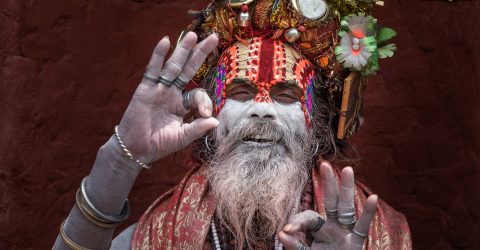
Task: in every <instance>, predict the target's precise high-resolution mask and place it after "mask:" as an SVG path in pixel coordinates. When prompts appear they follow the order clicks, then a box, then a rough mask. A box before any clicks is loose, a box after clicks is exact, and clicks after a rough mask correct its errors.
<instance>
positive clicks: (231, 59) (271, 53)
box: [219, 37, 314, 89]
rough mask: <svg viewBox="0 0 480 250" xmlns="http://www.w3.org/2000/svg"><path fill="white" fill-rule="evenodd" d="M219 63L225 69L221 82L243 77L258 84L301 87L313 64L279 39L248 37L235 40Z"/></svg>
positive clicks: (303, 86)
mask: <svg viewBox="0 0 480 250" xmlns="http://www.w3.org/2000/svg"><path fill="white" fill-rule="evenodd" d="M219 65H222V66H223V67H224V69H225V78H226V79H225V84H227V85H228V84H230V83H232V81H233V79H236V78H240V79H246V80H249V81H250V82H252V83H254V84H255V85H257V87H258V86H259V85H260V86H264V87H265V86H273V85H275V84H276V83H278V82H295V83H296V84H298V86H299V87H300V88H302V89H305V87H306V84H307V82H308V80H309V77H311V75H312V74H313V73H312V72H313V70H314V67H313V64H312V63H310V61H308V60H307V59H305V58H304V57H303V56H301V55H300V54H299V53H298V52H297V51H296V50H295V49H294V48H293V47H291V46H290V45H288V44H285V43H283V42H281V41H279V40H273V39H262V38H258V37H256V38H252V39H250V40H247V41H246V42H245V43H243V42H237V43H235V44H234V45H232V46H231V47H229V48H228V49H226V50H225V51H224V53H223V54H222V56H221V58H220V61H219Z"/></svg>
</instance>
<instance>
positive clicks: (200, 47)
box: [118, 32, 218, 163]
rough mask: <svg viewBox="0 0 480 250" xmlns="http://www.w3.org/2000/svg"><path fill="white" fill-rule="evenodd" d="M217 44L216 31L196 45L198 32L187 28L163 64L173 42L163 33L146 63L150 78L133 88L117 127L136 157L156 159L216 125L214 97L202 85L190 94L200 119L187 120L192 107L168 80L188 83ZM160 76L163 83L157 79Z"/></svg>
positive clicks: (141, 159)
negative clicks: (186, 106)
mask: <svg viewBox="0 0 480 250" xmlns="http://www.w3.org/2000/svg"><path fill="white" fill-rule="evenodd" d="M217 43H218V38H217V37H216V35H211V36H209V37H208V38H206V39H205V40H203V41H202V42H201V43H199V44H197V36H196V34H195V33H193V32H189V33H187V35H186V36H185V37H184V38H183V40H182V41H181V42H180V44H178V45H177V47H176V49H175V51H174V52H173V54H172V56H171V57H170V58H169V59H168V60H167V61H166V62H165V64H164V60H165V57H166V55H167V53H168V50H169V48H170V41H169V39H168V37H165V38H163V39H162V40H161V41H160V42H159V43H158V44H157V46H156V48H155V50H154V51H153V55H152V57H151V59H150V62H149V64H148V66H147V70H146V76H147V77H146V78H143V80H142V82H141V83H140V85H139V86H138V88H137V90H136V91H135V94H134V96H133V98H132V101H131V102H130V104H129V106H128V108H127V110H126V112H125V114H124V116H123V118H122V120H121V122H120V124H119V126H118V131H119V135H120V137H121V139H122V140H123V142H124V144H125V146H126V147H127V148H128V149H129V150H130V152H131V153H132V154H133V155H134V157H135V158H136V159H138V160H140V161H142V162H144V163H150V162H154V161H156V160H158V159H160V158H162V157H165V156H167V155H168V154H170V153H173V152H175V151H178V150H180V149H182V148H183V147H185V146H187V145H188V144H190V143H191V142H192V141H193V140H195V139H197V138H199V137H201V136H202V135H204V134H205V133H206V132H207V131H208V130H210V129H212V128H214V127H215V126H217V125H218V121H217V120H216V119H215V118H213V117H211V116H212V101H211V100H210V98H209V96H208V95H207V93H206V92H205V91H198V90H199V89H196V90H193V91H192V92H191V94H190V103H191V104H192V106H193V107H194V108H196V109H198V112H199V114H200V116H201V118H198V119H196V120H194V121H193V122H192V123H183V116H184V115H186V114H187V113H188V110H187V109H186V108H185V107H184V106H183V103H182V90H181V89H179V88H178V87H176V86H174V85H172V86H167V85H166V84H164V83H165V82H173V81H174V80H175V79H177V78H179V79H182V81H185V82H188V81H190V80H191V79H192V78H193V77H194V75H195V73H196V72H197V70H198V69H199V68H200V66H201V64H202V63H203V62H204V61H205V59H206V58H207V56H208V54H210V53H211V52H212V51H213V50H214V49H215V48H216V46H217ZM159 77H160V78H162V79H163V80H164V81H163V83H162V82H160V83H158V81H156V80H155V79H157V78H159ZM147 78H148V79H147ZM165 80H166V81H165Z"/></svg>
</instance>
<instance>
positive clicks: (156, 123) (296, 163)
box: [54, 1, 411, 249]
mask: <svg viewBox="0 0 480 250" xmlns="http://www.w3.org/2000/svg"><path fill="white" fill-rule="evenodd" d="M244 2H248V1H244ZM244 6H245V5H244ZM247 11H248V9H246V8H244V7H242V10H241V13H246V12H247ZM240 20H242V19H240ZM197 40H198V38H197V35H196V34H195V33H193V32H188V33H186V35H184V37H183V39H182V40H181V42H180V43H179V44H178V45H177V47H176V49H175V50H174V52H173V54H172V55H171V57H170V58H169V59H168V60H166V61H165V57H166V55H167V53H168V50H169V48H170V40H169V38H168V37H165V38H163V39H162V40H161V41H160V42H159V43H158V45H157V46H156V48H155V50H154V52H153V55H152V57H151V60H150V63H149V65H148V67H147V71H146V73H145V74H144V78H143V80H142V81H141V83H140V85H139V86H138V88H137V90H136V91H135V94H134V96H133V98H132V100H131V102H130V104H129V106H128V108H127V110H126V112H125V114H124V116H123V118H122V119H121V121H120V123H119V125H118V126H117V127H116V128H115V133H114V135H113V136H112V137H111V138H110V140H109V141H108V142H107V143H106V144H105V145H103V146H102V147H101V148H100V150H99V152H98V155H97V159H96V161H95V164H94V166H93V168H92V171H91V172H90V174H89V175H88V177H86V178H85V179H84V180H83V182H82V184H81V187H80V188H79V190H78V192H77V196H76V205H75V206H74V208H73V209H72V211H71V213H70V215H69V217H68V218H67V219H66V220H65V221H64V223H62V225H61V227H60V235H59V236H58V238H57V241H56V242H55V246H54V249H107V248H109V247H111V248H112V249H130V248H133V249H247V248H248V249H272V248H275V249H283V248H285V249H307V248H310V247H311V248H312V249H362V248H363V247H364V246H365V247H366V248H368V249H400V248H401V249H410V248H411V242H410V234H409V230H408V225H407V224H406V221H405V218H404V217H403V215H401V214H399V213H397V212H396V211H394V210H393V209H392V208H390V207H389V206H388V205H386V204H385V203H383V202H382V201H380V200H379V199H378V198H377V196H376V195H371V192H370V191H369V190H368V189H367V188H366V187H364V186H363V185H361V184H355V182H354V173H353V170H352V168H351V167H346V168H344V169H343V170H341V171H340V170H337V169H336V168H332V166H331V165H330V164H329V163H328V162H326V161H323V160H322V154H323V153H325V152H327V151H328V150H326V149H329V151H332V150H334V147H335V145H334V143H332V142H331V141H332V140H333V139H331V138H332V133H333V132H332V130H331V128H330V125H328V124H327V123H326V122H325V120H324V119H321V118H319V117H322V116H321V114H322V113H323V115H325V114H324V112H325V111H324V110H325V106H326V105H327V104H326V100H322V99H321V98H314V95H315V93H314V92H313V91H312V89H313V88H314V87H315V84H318V77H317V68H316V67H315V65H314V64H313V63H312V62H310V61H309V60H308V59H307V58H305V57H304V56H303V55H302V54H301V53H300V52H299V51H298V50H297V49H296V48H294V47H293V46H291V45H290V44H288V43H287V42H284V41H282V40H281V39H276V38H275V37H266V36H252V37H250V38H246V39H239V41H236V42H230V43H229V44H228V46H224V49H223V51H222V54H221V55H220V56H219V58H218V60H217V61H216V65H215V67H213V69H211V70H210V71H211V74H210V75H209V76H207V77H205V82H207V83H206V84H205V87H206V88H207V89H208V90H209V91H210V95H211V96H209V94H208V93H207V92H206V91H205V90H204V89H200V88H196V89H193V90H191V91H183V93H182V90H183V88H184V87H185V85H186V83H188V82H189V81H190V80H191V79H193V78H194V77H195V75H196V74H197V71H198V70H199V69H200V68H201V67H202V64H203V63H204V61H205V60H206V59H207V57H208V56H209V54H211V52H213V51H214V50H216V49H217V47H218V43H219V38H218V37H217V35H215V34H213V35H209V36H207V37H205V38H204V39H203V40H202V41H201V42H199V43H198V44H197ZM164 61H165V62H164ZM212 98H213V102H212ZM189 111H195V112H197V113H198V117H197V119H195V120H193V121H192V122H190V123H185V122H184V116H185V115H187V113H189ZM213 115H215V116H216V118H215V117H214V116H213ZM210 131H212V132H210ZM206 134H211V137H210V139H209V137H203V136H205V135H206ZM198 138H204V140H205V142H206V146H205V148H206V149H205V151H206V152H205V153H204V157H203V162H202V163H201V164H199V165H198V166H195V167H194V168H193V169H192V170H191V171H190V172H189V173H188V174H187V175H186V176H185V178H184V179H183V180H182V182H181V183H180V184H179V185H178V186H177V187H175V188H174V189H172V190H171V191H169V192H167V193H165V194H164V195H162V196H161V197H160V198H159V199H158V200H157V201H155V202H154V204H153V205H152V206H151V207H150V208H149V209H148V210H147V211H146V212H145V214H144V215H143V216H142V218H141V219H140V221H139V222H138V223H136V224H135V225H132V226H130V227H129V228H127V229H126V230H125V231H124V232H122V233H121V234H120V235H119V236H118V237H117V238H115V239H114V240H113V241H112V237H113V233H114V228H115V226H117V225H119V224H120V223H121V222H123V221H124V220H125V219H126V218H127V217H128V215H129V205H128V201H127V200H126V198H127V196H128V193H129V191H130V189H131V187H132V185H133V183H134V181H135V179H136V177H137V176H138V174H139V173H140V171H141V170H142V169H144V168H149V165H148V163H152V162H155V161H157V160H158V159H161V158H163V157H165V156H167V155H169V154H171V153H174V152H176V151H178V150H180V149H182V148H184V147H186V146H187V145H189V144H191V143H192V142H194V141H195V140H196V139H198ZM202 141H203V140H202ZM212 141H213V143H212ZM319 148H320V150H319Z"/></svg>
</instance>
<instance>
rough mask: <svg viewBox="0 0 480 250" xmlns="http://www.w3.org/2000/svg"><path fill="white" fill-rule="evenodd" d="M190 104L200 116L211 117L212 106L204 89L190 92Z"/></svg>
mask: <svg viewBox="0 0 480 250" xmlns="http://www.w3.org/2000/svg"><path fill="white" fill-rule="evenodd" d="M190 98H191V101H190V102H191V103H192V104H193V106H194V107H196V108H197V110H198V113H199V114H200V116H202V117H204V118H208V117H211V116H212V109H213V104H212V100H211V99H210V96H208V94H207V92H206V91H205V90H204V89H201V88H196V89H193V90H192V91H191V92H190Z"/></svg>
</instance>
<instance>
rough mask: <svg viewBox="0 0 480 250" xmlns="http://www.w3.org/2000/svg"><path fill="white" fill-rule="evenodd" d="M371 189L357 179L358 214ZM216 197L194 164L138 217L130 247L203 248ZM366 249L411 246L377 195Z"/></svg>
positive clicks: (317, 189) (318, 192) (319, 199)
mask: <svg viewBox="0 0 480 250" xmlns="http://www.w3.org/2000/svg"><path fill="white" fill-rule="evenodd" d="M319 169H320V164H318V165H317V167H315V168H313V171H312V183H313V189H314V196H315V202H314V206H315V210H316V211H317V212H319V213H320V214H322V215H324V216H325V210H324V207H323V192H322V183H321V178H320V171H319ZM371 193H372V192H371V191H370V190H369V189H368V188H367V187H365V186H364V185H363V184H361V183H359V182H357V183H356V187H355V208H356V211H357V218H358V216H359V214H361V213H362V210H363V204H364V203H365V200H366V198H367V196H368V195H370V194H371ZM214 211H215V200H214V198H213V196H212V194H211V193H210V192H208V184H207V179H206V177H205V174H204V168H202V167H200V166H197V167H194V168H193V169H192V170H191V171H190V172H189V173H187V174H186V175H185V177H184V179H183V180H182V181H181V182H180V184H179V185H178V186H176V187H175V188H173V189H171V190H170V191H168V192H166V193H165V194H163V195H162V196H161V197H160V198H158V199H157V200H156V201H155V202H154V203H153V204H152V205H151V206H150V208H148V210H147V211H146V212H145V214H144V215H143V216H142V217H141V218H140V220H139V222H138V225H137V228H136V229H135V233H134V235H133V240H132V249H182V250H186V249H202V248H203V246H204V244H205V240H206V238H207V235H208V232H209V229H210V221H211V220H212V218H213V214H214ZM364 248H365V249H369V250H370V249H379V250H380V249H381V250H384V249H412V243H411V236H410V231H409V228H408V224H407V220H406V219H405V217H404V216H403V214H401V213H399V212H397V211H395V210H394V209H393V208H391V207H390V206H388V205H387V204H386V203H385V202H383V201H382V200H380V199H379V201H378V209H377V212H376V214H375V216H374V218H373V221H372V224H371V227H370V231H369V235H368V239H367V240H366V241H365V245H364Z"/></svg>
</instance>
